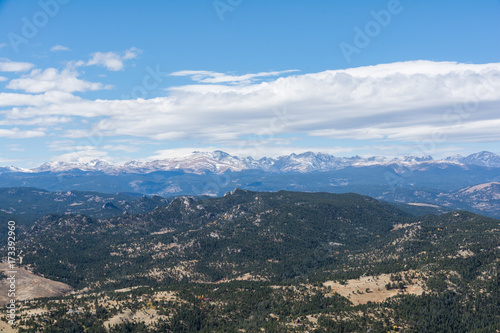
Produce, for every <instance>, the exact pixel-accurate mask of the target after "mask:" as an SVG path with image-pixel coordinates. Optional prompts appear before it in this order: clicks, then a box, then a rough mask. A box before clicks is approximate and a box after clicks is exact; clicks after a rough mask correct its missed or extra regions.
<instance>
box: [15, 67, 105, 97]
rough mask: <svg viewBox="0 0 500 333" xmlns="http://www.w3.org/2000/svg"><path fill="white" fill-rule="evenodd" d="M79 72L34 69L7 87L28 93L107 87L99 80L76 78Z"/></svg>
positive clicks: (80, 90) (79, 90)
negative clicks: (91, 80) (89, 80)
mask: <svg viewBox="0 0 500 333" xmlns="http://www.w3.org/2000/svg"><path fill="white" fill-rule="evenodd" d="M78 76H79V73H78V72H76V71H74V70H70V69H65V70H63V71H58V70H57V69H55V68H47V69H46V70H44V71H42V70H40V69H34V70H32V71H31V73H30V74H28V75H26V76H24V77H22V78H20V79H14V80H12V81H10V82H9V84H8V85H7V88H9V89H14V90H24V91H26V92H29V93H41V92H47V91H53V90H58V91H63V92H76V91H78V92H82V91H88V90H100V89H109V88H111V86H105V85H103V84H102V83H99V82H88V81H85V80H81V79H78Z"/></svg>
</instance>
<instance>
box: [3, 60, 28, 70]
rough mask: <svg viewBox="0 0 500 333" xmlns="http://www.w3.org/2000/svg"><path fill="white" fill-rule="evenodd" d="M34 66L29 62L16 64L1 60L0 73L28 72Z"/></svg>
mask: <svg viewBox="0 0 500 333" xmlns="http://www.w3.org/2000/svg"><path fill="white" fill-rule="evenodd" d="M34 66H35V65H34V64H32V63H29V62H16V61H10V60H9V59H6V58H0V72H26V71H28V70H30V69H31V68H33V67H34Z"/></svg>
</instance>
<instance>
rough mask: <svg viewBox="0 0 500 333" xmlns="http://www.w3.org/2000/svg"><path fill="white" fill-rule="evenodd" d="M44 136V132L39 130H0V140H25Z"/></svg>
mask: <svg viewBox="0 0 500 333" xmlns="http://www.w3.org/2000/svg"><path fill="white" fill-rule="evenodd" d="M42 136H45V132H43V131H40V130H21V129H19V128H12V129H3V128H0V138H9V139H27V138H37V137H42Z"/></svg>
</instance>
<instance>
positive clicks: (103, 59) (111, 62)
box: [85, 47, 142, 71]
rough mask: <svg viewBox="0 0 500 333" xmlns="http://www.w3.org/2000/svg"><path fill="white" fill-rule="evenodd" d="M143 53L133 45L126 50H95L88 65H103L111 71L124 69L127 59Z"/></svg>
mask: <svg viewBox="0 0 500 333" xmlns="http://www.w3.org/2000/svg"><path fill="white" fill-rule="evenodd" d="M141 53H142V50H139V49H137V48H135V47H131V48H130V49H128V50H125V51H124V52H121V53H118V52H95V53H92V54H91V55H90V60H89V61H88V62H87V63H86V64H85V65H86V66H92V65H97V66H103V67H105V68H106V69H108V70H110V71H122V70H123V69H124V68H125V64H124V63H125V61H126V60H130V59H134V58H137V57H138V56H139V55H140V54H141Z"/></svg>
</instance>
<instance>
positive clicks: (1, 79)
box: [0, 76, 8, 82]
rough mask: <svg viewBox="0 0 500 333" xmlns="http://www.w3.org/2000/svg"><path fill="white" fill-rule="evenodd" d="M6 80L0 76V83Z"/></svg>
mask: <svg viewBox="0 0 500 333" xmlns="http://www.w3.org/2000/svg"><path fill="white" fill-rule="evenodd" d="M7 80H8V78H6V77H5V76H0V82H4V81H7Z"/></svg>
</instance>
